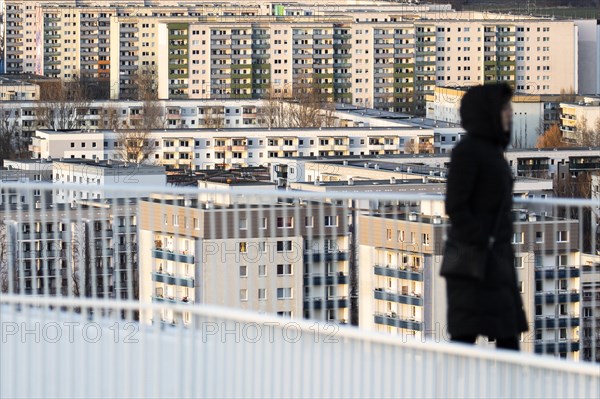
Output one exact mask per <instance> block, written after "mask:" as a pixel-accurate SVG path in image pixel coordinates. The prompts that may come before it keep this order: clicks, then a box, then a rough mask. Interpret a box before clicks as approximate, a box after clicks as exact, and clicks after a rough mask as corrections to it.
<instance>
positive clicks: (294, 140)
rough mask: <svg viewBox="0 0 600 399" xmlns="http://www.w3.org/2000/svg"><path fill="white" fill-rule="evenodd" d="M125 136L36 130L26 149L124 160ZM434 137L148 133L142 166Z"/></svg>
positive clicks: (426, 148)
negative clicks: (123, 146)
mask: <svg viewBox="0 0 600 399" xmlns="http://www.w3.org/2000/svg"><path fill="white" fill-rule="evenodd" d="M440 131H443V128H440ZM132 132H133V131H132ZM127 134H128V131H127V130H121V131H117V132H114V131H108V130H94V131H90V132H82V131H54V130H39V131H37V132H36V136H35V137H33V138H32V144H31V146H30V149H31V151H32V153H33V157H34V158H48V157H51V158H52V159H57V158H64V159H67V158H84V159H88V160H89V159H92V160H93V159H99V160H111V159H112V160H115V159H116V160H122V157H123V151H122V150H123V149H122V148H121V146H122V143H123V141H124V137H127ZM132 134H135V133H132ZM433 134H434V130H433V129H422V128H419V127H413V126H410V125H404V126H402V125H399V124H398V125H397V127H382V128H373V127H369V128H364V127H363V128H306V129H286V128H281V129H262V128H261V129H256V128H247V129H214V130H213V129H202V130H198V129H183V130H180V129H167V130H150V131H148V134H147V137H145V138H144V140H146V141H147V146H146V148H147V149H148V151H147V153H146V159H145V160H144V162H146V163H158V164H160V165H163V166H165V167H166V168H167V170H190V169H191V170H200V169H215V168H228V167H235V166H252V165H254V166H258V165H268V164H270V163H273V162H276V161H277V160H279V159H285V158H289V157H299V156H312V157H317V156H319V157H329V156H338V157H339V156H351V155H368V156H375V155H394V154H402V153H404V152H405V150H406V149H407V143H409V142H411V143H414V142H417V143H419V145H415V146H414V147H411V148H413V151H416V152H431V151H432V150H433V142H434V137H433Z"/></svg>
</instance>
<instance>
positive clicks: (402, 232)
mask: <svg viewBox="0 0 600 399" xmlns="http://www.w3.org/2000/svg"><path fill="white" fill-rule="evenodd" d="M398 242H404V230H400V231H398Z"/></svg>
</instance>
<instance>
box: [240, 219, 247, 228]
mask: <svg viewBox="0 0 600 399" xmlns="http://www.w3.org/2000/svg"><path fill="white" fill-rule="evenodd" d="M247 228H248V221H247V220H246V219H240V230H246V229H247Z"/></svg>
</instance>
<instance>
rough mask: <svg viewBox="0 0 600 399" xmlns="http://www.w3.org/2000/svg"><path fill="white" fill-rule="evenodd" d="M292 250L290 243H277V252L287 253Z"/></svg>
mask: <svg viewBox="0 0 600 399" xmlns="http://www.w3.org/2000/svg"><path fill="white" fill-rule="evenodd" d="M291 250H292V242H291V241H277V252H287V251H291Z"/></svg>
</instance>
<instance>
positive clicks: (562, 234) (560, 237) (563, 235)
mask: <svg viewBox="0 0 600 399" xmlns="http://www.w3.org/2000/svg"><path fill="white" fill-rule="evenodd" d="M568 239H569V237H568V232H567V231H566V230H562V231H557V232H556V242H567V240H568Z"/></svg>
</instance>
